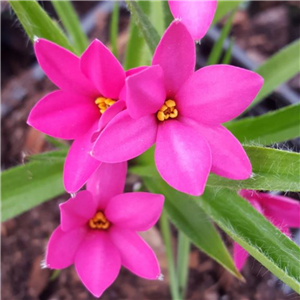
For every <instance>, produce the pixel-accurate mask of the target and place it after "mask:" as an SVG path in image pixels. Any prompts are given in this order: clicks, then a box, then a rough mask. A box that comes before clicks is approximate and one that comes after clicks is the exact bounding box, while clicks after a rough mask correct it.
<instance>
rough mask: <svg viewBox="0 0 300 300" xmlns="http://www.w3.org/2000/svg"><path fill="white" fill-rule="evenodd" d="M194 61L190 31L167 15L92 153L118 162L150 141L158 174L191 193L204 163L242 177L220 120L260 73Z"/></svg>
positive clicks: (244, 161) (235, 110)
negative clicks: (146, 61)
mask: <svg viewBox="0 0 300 300" xmlns="http://www.w3.org/2000/svg"><path fill="white" fill-rule="evenodd" d="M194 68H195V45H194V42H193V39H192V37H191V35H190V34H189V32H188V31H187V29H186V27H185V26H184V25H183V24H182V23H181V22H178V21H174V22H173V23H172V24H171V25H170V27H169V28H168V29H167V31H166V32H165V34H164V36H163V38H162V40H161V41H160V43H159V45H158V47H157V49H156V51H155V54H154V57H153V61H152V66H151V67H148V68H146V69H144V70H142V71H141V72H139V73H138V74H134V75H131V76H129V77H128V78H127V79H126V85H125V87H126V104H127V109H126V110H124V111H122V112H121V113H119V114H118V115H117V116H116V117H115V118H114V119H113V120H112V121H111V122H110V123H109V124H108V125H107V126H106V128H105V129H104V130H103V131H102V133H101V135H100V136H99V138H98V140H97V141H96V142H95V145H94V147H93V149H92V155H93V156H94V157H96V158H97V159H99V160H101V161H104V162H107V163H113V162H121V161H126V160H129V159H132V158H134V157H136V156H138V155H140V154H142V153H143V152H144V151H146V150H147V149H148V148H150V147H151V146H152V145H153V144H154V143H156V149H155V163H156V167H157V170H158V172H159V173H160V175H161V176H162V178H163V179H164V180H165V181H166V182H167V183H168V184H169V185H171V186H172V187H174V188H175V189H177V190H179V191H181V192H184V193H187V194H191V195H200V194H202V192H203V190H204V187H205V183H206V180H207V177H208V174H209V172H210V171H212V172H214V173H215V174H217V175H220V176H224V177H227V178H230V179H237V180H242V179H246V178H248V177H249V176H250V175H251V172H252V169H251V163H250V161H249V159H248V157H247V155H246V153H245V151H244V149H243V147H242V145H241V144H240V143H239V141H238V140H237V139H236V138H235V137H234V136H233V135H232V134H231V133H230V132H229V131H228V130H227V129H226V128H224V127H223V126H222V125H221V124H222V123H224V122H227V121H229V120H231V119H233V118H235V117H237V116H238V115H239V114H240V113H242V112H243V111H244V110H245V109H246V107H247V106H248V105H249V104H250V103H251V102H252V100H253V99H254V98H255V96H256V95H257V93H258V91H259V90H260V88H261V86H262V84H263V79H262V77H260V76H259V75H258V74H256V73H254V72H251V71H248V70H244V69H241V68H237V67H233V66H228V65H214V66H209V67H205V68H202V69H200V70H198V71H196V72H194Z"/></svg>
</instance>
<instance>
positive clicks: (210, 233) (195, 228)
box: [143, 177, 242, 279]
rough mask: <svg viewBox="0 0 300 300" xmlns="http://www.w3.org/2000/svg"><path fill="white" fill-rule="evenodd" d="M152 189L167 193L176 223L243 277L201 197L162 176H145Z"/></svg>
mask: <svg viewBox="0 0 300 300" xmlns="http://www.w3.org/2000/svg"><path fill="white" fill-rule="evenodd" d="M143 179H144V183H145V185H146V186H147V188H148V189H149V190H150V191H151V192H155V193H161V194H163V195H165V197H166V200H165V205H164V207H165V209H166V212H167V214H168V215H169V217H170V220H171V221H172V223H174V225H175V226H176V227H177V228H178V229H180V230H181V231H182V232H184V233H185V234H186V236H187V237H188V238H189V239H190V240H191V242H193V243H194V244H195V246H197V247H199V249H201V250H202V251H203V252H205V253H206V254H208V255H210V256H211V257H212V258H213V259H215V260H216V261H217V262H219V263H220V264H221V265H222V266H224V267H225V268H226V269H227V270H228V271H229V272H230V273H232V274H233V275H234V276H236V277H238V278H240V279H241V278H242V276H241V275H240V273H239V272H238V271H237V270H236V268H235V266H234V264H233V261H232V259H231V256H230V254H229V253H228V251H227V249H226V247H225V245H224V243H223V241H222V239H221V237H220V236H219V234H218V232H217V230H216V229H215V227H214V226H213V225H212V223H211V222H210V220H209V219H208V217H207V215H206V214H205V213H204V211H203V210H202V209H201V208H200V206H199V203H197V202H199V199H195V198H193V197H190V196H189V195H186V194H182V193H180V192H178V191H176V190H174V189H172V188H171V187H170V186H168V185H167V184H166V183H165V182H164V181H163V180H162V179H161V178H151V177H143Z"/></svg>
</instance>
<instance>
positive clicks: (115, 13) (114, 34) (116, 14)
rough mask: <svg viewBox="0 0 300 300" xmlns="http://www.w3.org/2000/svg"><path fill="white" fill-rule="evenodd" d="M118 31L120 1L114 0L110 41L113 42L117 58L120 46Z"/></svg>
mask: <svg viewBox="0 0 300 300" xmlns="http://www.w3.org/2000/svg"><path fill="white" fill-rule="evenodd" d="M118 32H119V1H114V8H113V12H112V16H111V22H110V43H111V49H112V53H113V54H114V56H115V57H117V58H118V46H117V39H118Z"/></svg>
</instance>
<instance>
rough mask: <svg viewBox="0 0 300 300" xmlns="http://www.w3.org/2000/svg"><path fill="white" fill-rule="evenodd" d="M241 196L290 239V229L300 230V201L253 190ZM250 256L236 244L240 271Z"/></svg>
mask: <svg viewBox="0 0 300 300" xmlns="http://www.w3.org/2000/svg"><path fill="white" fill-rule="evenodd" d="M239 194H240V196H242V197H243V198H245V199H246V200H247V201H248V202H250V204H251V205H252V206H253V207H254V208H255V209H256V210H257V211H258V212H259V213H261V214H262V215H264V216H265V217H266V218H267V219H268V220H269V221H270V222H271V223H272V224H273V225H274V226H276V227H277V228H278V229H279V230H280V231H281V232H282V233H284V234H285V235H287V236H288V237H290V236H291V232H290V229H289V228H300V202H299V201H296V200H293V199H291V198H289V197H285V196H277V195H271V194H266V193H258V192H256V191H252V190H241V191H240V193H239ZM248 256H249V254H248V252H247V251H246V250H245V249H244V248H242V247H241V246H240V245H239V244H237V243H234V246H233V258H234V263H235V265H236V267H237V269H238V270H241V269H242V268H243V266H244V265H245V262H246V260H247V258H248Z"/></svg>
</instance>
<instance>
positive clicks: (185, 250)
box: [177, 231, 191, 299]
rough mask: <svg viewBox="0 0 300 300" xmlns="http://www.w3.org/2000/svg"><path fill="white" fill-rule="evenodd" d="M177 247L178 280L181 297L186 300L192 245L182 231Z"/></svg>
mask: <svg viewBox="0 0 300 300" xmlns="http://www.w3.org/2000/svg"><path fill="white" fill-rule="evenodd" d="M177 247H178V248H177V249H178V251H177V279H178V286H179V290H180V292H181V297H182V298H183V299H184V298H185V293H186V289H187V279H188V273H189V254H190V247H191V243H190V240H189V239H188V237H187V236H186V235H185V234H184V233H183V232H182V231H179V236H178V246H177Z"/></svg>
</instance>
